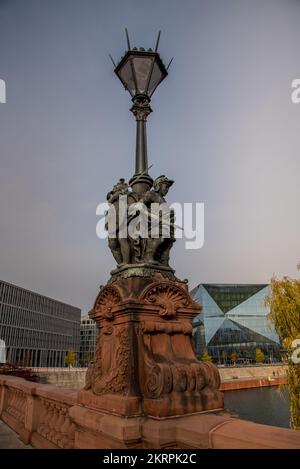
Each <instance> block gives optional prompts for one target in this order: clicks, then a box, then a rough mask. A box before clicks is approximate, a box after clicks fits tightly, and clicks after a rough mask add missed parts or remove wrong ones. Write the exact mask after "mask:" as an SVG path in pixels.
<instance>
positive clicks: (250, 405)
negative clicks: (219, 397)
mask: <svg viewBox="0 0 300 469" xmlns="http://www.w3.org/2000/svg"><path fill="white" fill-rule="evenodd" d="M224 396H225V408H226V409H229V410H232V411H234V412H235V413H237V414H238V415H239V417H240V418H241V419H245V420H251V421H252V422H256V423H263V424H265V425H274V426H276V427H285V428H290V425H289V420H290V411H289V402H288V397H287V393H286V391H282V390H281V389H280V388H279V387H278V386H271V387H264V388H253V389H240V390H238V391H226V392H224Z"/></svg>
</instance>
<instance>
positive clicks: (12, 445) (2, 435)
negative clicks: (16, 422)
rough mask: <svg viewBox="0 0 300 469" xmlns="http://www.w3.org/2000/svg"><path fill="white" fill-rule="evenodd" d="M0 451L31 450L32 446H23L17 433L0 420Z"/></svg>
mask: <svg viewBox="0 0 300 469" xmlns="http://www.w3.org/2000/svg"><path fill="white" fill-rule="evenodd" d="M0 449H32V446H30V445H25V444H24V443H23V442H22V441H21V440H20V438H19V437H18V435H17V433H15V432H14V431H13V430H12V429H11V428H9V426H8V425H6V424H5V423H4V422H2V421H1V420H0Z"/></svg>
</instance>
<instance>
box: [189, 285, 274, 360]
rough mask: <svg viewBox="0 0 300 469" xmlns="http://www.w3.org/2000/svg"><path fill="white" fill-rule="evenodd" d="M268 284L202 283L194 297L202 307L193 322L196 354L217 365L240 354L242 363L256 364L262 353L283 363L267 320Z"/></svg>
mask: <svg viewBox="0 0 300 469" xmlns="http://www.w3.org/2000/svg"><path fill="white" fill-rule="evenodd" d="M268 293H269V286H268V285H266V284H258V285H243V284H233V285H232V284H231V285H229V284H200V285H198V286H197V287H196V288H194V289H193V290H192V292H191V295H192V297H193V299H194V300H195V301H197V302H198V303H200V304H201V305H202V307H203V310H202V311H201V313H200V314H199V315H198V316H197V317H196V318H195V320H194V324H193V325H194V342H195V347H196V350H197V354H198V355H199V356H202V355H203V353H204V352H207V353H208V354H209V355H210V356H212V358H213V361H214V362H215V363H218V364H226V363H230V356H232V354H233V353H235V354H236V355H237V361H238V362H240V363H251V362H254V361H255V351H256V349H257V348H259V349H260V350H262V352H263V353H264V355H265V361H267V362H273V361H274V362H275V361H280V359H281V358H280V340H279V337H278V336H277V334H276V332H275V330H274V327H273V325H272V323H271V322H270V320H269V319H268V317H267V314H268V312H269V310H268V309H267V307H266V306H265V305H264V300H265V298H266V296H267V295H268Z"/></svg>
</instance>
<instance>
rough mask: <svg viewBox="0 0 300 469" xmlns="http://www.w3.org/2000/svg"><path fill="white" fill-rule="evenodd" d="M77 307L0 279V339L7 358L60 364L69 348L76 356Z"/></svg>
mask: <svg viewBox="0 0 300 469" xmlns="http://www.w3.org/2000/svg"><path fill="white" fill-rule="evenodd" d="M80 316H81V311H80V309H79V308H75V307H74V306H71V305H68V304H65V303H62V302H60V301H56V300H53V299H51V298H47V297H45V296H42V295H39V294H38V293H34V292H32V291H29V290H25V289H24V288H21V287H18V286H16V285H12V284H10V283H7V282H3V281H1V280H0V339H1V340H4V342H5V346H6V361H7V362H9V363H14V364H19V365H23V366H42V367H56V366H57V367H61V366H65V357H66V354H67V352H68V351H70V350H72V351H74V352H75V354H76V356H77V357H78V354H79V341H80Z"/></svg>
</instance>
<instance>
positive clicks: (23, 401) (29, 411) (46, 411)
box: [0, 375, 77, 448]
mask: <svg viewBox="0 0 300 469" xmlns="http://www.w3.org/2000/svg"><path fill="white" fill-rule="evenodd" d="M76 400H77V392H76V391H73V390H69V389H61V388H56V387H55V386H51V385H45V384H39V383H33V382H30V381H25V380H24V379H22V378H16V377H13V376H5V375H2V376H0V418H1V420H3V421H4V422H5V423H7V424H8V425H9V426H10V427H11V428H13V429H14V430H15V431H16V432H17V433H18V434H19V435H20V438H21V439H22V441H24V443H26V444H27V443H31V444H32V445H33V446H35V447H37V448H73V447H74V438H75V427H74V424H73V423H72V422H71V420H70V417H69V408H70V407H71V406H73V405H74V404H75V403H76Z"/></svg>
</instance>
